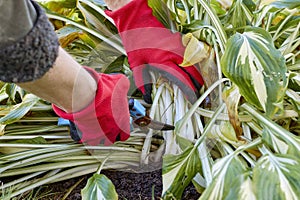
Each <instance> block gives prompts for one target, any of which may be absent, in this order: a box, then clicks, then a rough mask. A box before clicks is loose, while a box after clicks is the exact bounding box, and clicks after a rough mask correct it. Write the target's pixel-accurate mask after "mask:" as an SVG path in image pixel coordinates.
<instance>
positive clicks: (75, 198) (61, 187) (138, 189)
mask: <svg viewBox="0 0 300 200" xmlns="http://www.w3.org/2000/svg"><path fill="white" fill-rule="evenodd" d="M102 174H104V175H106V176H107V177H108V178H109V179H110V180H111V181H112V182H113V184H114V185H115V187H116V191H117V193H118V195H119V199H120V200H152V199H160V197H161V192H162V176H161V170H156V171H153V172H146V173H131V172H124V171H103V172H102ZM88 178H89V176H84V177H78V178H74V179H70V180H68V181H64V182H60V183H54V184H51V185H48V186H46V187H44V190H47V191H48V192H49V191H50V192H51V195H49V196H48V197H47V198H45V197H44V198H43V199H49V200H50V199H51V200H53V199H55V200H59V199H62V197H63V196H64V195H65V193H66V190H68V189H69V188H71V187H72V186H73V185H75V184H76V183H77V182H78V181H80V180H82V181H81V182H80V184H79V185H78V186H77V187H76V188H75V189H73V190H72V192H71V193H70V194H69V196H68V197H67V198H66V200H81V194H80V192H81V189H83V188H84V187H85V185H86V183H87V180H88ZM199 196H200V195H199V193H198V192H197V191H196V189H195V188H194V187H193V186H192V184H191V185H189V186H188V187H187V188H186V190H185V191H184V194H183V196H182V199H184V200H185V199H186V200H196V199H198V198H199Z"/></svg>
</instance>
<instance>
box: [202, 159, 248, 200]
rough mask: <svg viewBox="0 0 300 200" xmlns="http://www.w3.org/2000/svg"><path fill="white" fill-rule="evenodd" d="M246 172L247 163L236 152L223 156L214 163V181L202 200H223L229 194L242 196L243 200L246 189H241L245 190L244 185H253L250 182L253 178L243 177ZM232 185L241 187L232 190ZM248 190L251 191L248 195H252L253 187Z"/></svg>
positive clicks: (229, 195)
mask: <svg viewBox="0 0 300 200" xmlns="http://www.w3.org/2000/svg"><path fill="white" fill-rule="evenodd" d="M246 172H247V167H246V164H245V163H243V162H242V161H241V160H240V159H239V157H237V156H236V155H235V154H230V155H227V156H225V157H223V158H221V159H220V160H218V161H217V162H216V163H215V164H214V165H213V177H214V178H213V182H212V183H211V184H210V185H209V186H208V187H207V188H206V190H205V191H204V193H203V194H202V195H201V197H200V200H221V199H225V197H227V196H228V197H231V196H238V197H239V196H241V200H242V199H243V198H242V197H247V196H246V194H244V192H245V191H241V190H242V189H244V190H245V188H244V187H246V185H251V184H250V182H249V181H251V180H249V179H248V178H245V177H241V174H244V173H246ZM235 182H236V183H235ZM233 183H234V184H233ZM232 187H238V188H240V189H239V190H236V191H232ZM247 190H248V191H247V192H250V193H249V194H248V195H250V196H252V195H251V194H252V192H251V191H252V189H251V188H247ZM246 199H247V198H246ZM248 199H249V198H248ZM243 200H244V199H243Z"/></svg>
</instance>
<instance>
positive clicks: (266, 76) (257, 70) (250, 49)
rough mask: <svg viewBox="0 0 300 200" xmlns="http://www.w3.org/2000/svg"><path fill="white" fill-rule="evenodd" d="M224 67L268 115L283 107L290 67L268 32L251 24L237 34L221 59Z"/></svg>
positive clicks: (245, 94)
mask: <svg viewBox="0 0 300 200" xmlns="http://www.w3.org/2000/svg"><path fill="white" fill-rule="evenodd" d="M221 66H222V71H223V73H224V74H225V76H227V77H228V78H230V80H231V81H233V82H234V83H235V84H236V85H237V86H238V88H239V90H240V93H241V95H242V96H243V97H244V98H245V99H246V100H247V101H248V102H249V103H251V104H252V105H254V106H256V107H257V108H259V109H262V110H263V111H265V112H266V114H267V116H268V117H272V116H273V115H274V114H275V113H276V112H277V111H278V110H279V109H282V106H283V97H284V95H285V90H286V87H287V77H286V72H287V67H286V65H285V59H284V57H283V56H282V55H281V54H280V52H279V51H278V50H276V49H275V47H274V45H273V42H272V38H271V36H270V34H269V33H268V32H267V31H265V30H264V29H261V28H255V27H251V28H247V29H246V32H244V33H243V34H240V33H237V34H235V35H233V36H232V37H231V38H230V39H229V41H228V43H227V48H226V50H225V53H224V55H223V56H222V58H221Z"/></svg>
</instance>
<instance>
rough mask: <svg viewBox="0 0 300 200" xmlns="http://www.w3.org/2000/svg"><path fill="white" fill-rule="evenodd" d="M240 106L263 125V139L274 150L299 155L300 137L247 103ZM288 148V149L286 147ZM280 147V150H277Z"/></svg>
mask: <svg viewBox="0 0 300 200" xmlns="http://www.w3.org/2000/svg"><path fill="white" fill-rule="evenodd" d="M241 107H243V108H245V109H246V110H247V111H248V113H249V114H250V115H251V116H253V117H254V118H255V119H256V120H257V122H258V123H259V124H260V125H261V126H262V127H263V129H264V130H263V135H262V137H263V140H264V141H265V142H266V144H268V145H269V146H270V147H271V148H272V149H274V150H275V151H278V152H281V153H284V152H286V151H287V153H289V154H292V155H294V156H297V157H299V156H300V138H299V137H297V136H296V135H294V134H293V133H291V132H289V131H287V130H286V129H284V128H283V127H282V126H279V125H278V124H276V123H275V122H274V121H272V120H270V119H268V118H267V117H265V116H264V115H263V114H261V113H259V112H258V111H257V110H256V109H254V108H253V107H252V106H250V105H249V104H247V103H245V104H243V105H242V106H241ZM283 142H284V143H286V144H287V145H288V146H286V144H284V143H283ZM287 148H288V149H287ZM279 149H280V150H279Z"/></svg>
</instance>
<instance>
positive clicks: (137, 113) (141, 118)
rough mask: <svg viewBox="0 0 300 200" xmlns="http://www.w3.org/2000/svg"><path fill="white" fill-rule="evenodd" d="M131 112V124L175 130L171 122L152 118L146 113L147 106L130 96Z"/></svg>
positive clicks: (140, 126)
mask: <svg viewBox="0 0 300 200" xmlns="http://www.w3.org/2000/svg"><path fill="white" fill-rule="evenodd" d="M128 104H129V112H130V117H131V119H132V120H131V123H130V124H131V126H133V127H134V126H137V127H139V128H150V129H153V130H161V131H168V130H174V129H175V127H174V126H173V125H170V124H165V123H162V122H159V121H156V120H153V119H151V118H150V117H149V116H147V115H146V108H145V107H144V106H143V105H142V104H141V103H140V102H139V101H138V100H136V99H133V98H130V99H129V100H128Z"/></svg>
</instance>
